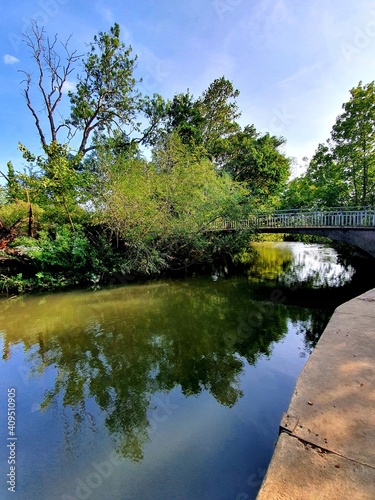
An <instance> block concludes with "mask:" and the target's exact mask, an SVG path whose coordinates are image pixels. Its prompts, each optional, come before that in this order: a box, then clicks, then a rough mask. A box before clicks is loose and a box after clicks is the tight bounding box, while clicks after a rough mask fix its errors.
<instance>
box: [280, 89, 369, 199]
mask: <svg viewBox="0 0 375 500" xmlns="http://www.w3.org/2000/svg"><path fill="white" fill-rule="evenodd" d="M350 96H351V97H350V99H349V101H348V102H346V103H344V104H343V105H342V108H343V110H344V111H343V113H342V114H341V115H339V116H338V117H337V119H336V122H335V124H334V126H333V128H332V131H331V137H330V139H328V140H327V142H326V144H319V146H318V148H317V150H316V151H315V154H314V156H313V157H312V159H311V161H310V163H309V165H308V168H307V172H306V174H305V175H304V176H302V177H300V178H299V179H300V181H301V182H304V181H305V182H306V183H307V185H308V186H309V189H307V190H305V191H304V195H306V199H305V200H304V202H303V204H304V205H305V206H311V205H317V206H319V207H335V206H336V207H337V206H341V205H355V206H365V205H373V204H374V203H375V85H374V82H371V83H369V84H367V85H363V84H362V82H360V83H359V84H358V85H357V87H355V88H353V89H351V91H350ZM289 194H290V192H289ZM301 194H302V193H301Z"/></svg>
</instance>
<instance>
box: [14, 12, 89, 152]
mask: <svg viewBox="0 0 375 500" xmlns="http://www.w3.org/2000/svg"><path fill="white" fill-rule="evenodd" d="M70 38H71V37H69V38H68V39H67V41H66V42H61V43H60V44H58V40H57V35H55V37H54V38H53V39H52V40H50V39H49V38H48V37H46V33H45V29H44V28H40V27H39V26H38V24H37V23H36V22H35V21H33V22H32V23H31V32H30V33H25V34H24V40H25V43H26V45H27V46H28V47H29V49H30V53H31V55H32V57H33V59H34V60H35V62H36V68H37V74H36V75H35V76H34V75H33V74H32V73H31V72H27V71H21V73H24V75H25V79H24V80H23V82H22V83H24V84H25V88H24V90H23V94H24V96H25V100H26V104H27V107H28V108H29V110H30V112H31V114H32V116H33V118H34V121H35V125H36V128H37V131H38V134H39V137H40V141H41V143H42V146H43V147H46V146H47V145H48V143H49V142H51V141H57V135H58V133H59V131H60V130H61V129H62V128H64V127H65V128H67V129H68V135H69V134H70V132H71V129H70V126H69V124H68V123H67V121H66V120H63V119H62V118H61V117H60V120H59V123H57V122H56V115H57V108H58V105H59V103H60V102H61V100H62V97H63V94H64V85H65V84H66V83H67V81H68V77H69V75H70V74H71V73H72V72H73V71H74V64H75V63H76V62H77V60H78V59H79V58H80V55H77V51H76V50H74V51H71V50H70V49H69V42H70ZM59 46H60V50H61V49H62V52H63V54H64V58H63V60H62V56H61V55H60V54H59V51H58V48H59ZM34 84H35V85H36V86H37V88H38V91H39V95H40V96H41V99H42V104H43V108H44V111H45V113H46V115H47V119H48V126H49V134H50V137H49V138H48V139H50V140H48V139H47V138H46V134H45V133H44V131H43V127H42V124H41V119H40V112H38V109H37V105H36V103H35V102H34V101H33V98H32V86H33V85H34Z"/></svg>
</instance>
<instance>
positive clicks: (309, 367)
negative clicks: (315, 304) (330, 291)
mask: <svg viewBox="0 0 375 500" xmlns="http://www.w3.org/2000/svg"><path fill="white" fill-rule="evenodd" d="M374 340H375V289H373V290H370V291H368V292H366V293H364V294H362V295H360V296H359V297H356V298H355V299H353V300H351V301H349V302H347V303H344V304H342V305H341V306H340V307H338V308H337V309H336V310H335V312H334V314H333V316H332V318H331V320H330V322H329V323H328V325H327V327H326V329H325V330H324V333H323V335H322V337H321V339H320V340H319V342H318V345H317V347H316V349H315V350H314V352H313V354H312V355H311V357H310V359H309V361H308V362H307V364H306V365H305V368H304V369H303V371H302V373H301V375H300V377H299V379H298V381H297V384H296V387H295V391H294V395H293V397H292V400H291V403H290V406H289V408H288V411H287V412H286V413H285V414H284V417H283V419H282V422H281V425H280V437H279V439H278V442H277V445H276V449H275V453H274V455H273V458H272V461H271V464H270V466H269V469H268V472H267V474H266V477H265V479H264V481H263V484H262V487H261V490H260V492H259V494H258V497H257V499H258V500H274V499H275V500H276V499H282V498H285V499H293V500H299V499H300V500H310V499H311V500H316V499H321V500H325V499H327V500H328V499H329V500H332V499H342V498H351V499H362V500H363V499H369V500H370V499H373V498H375V457H374V453H373V450H374V447H375V413H374V405H375V344H374Z"/></svg>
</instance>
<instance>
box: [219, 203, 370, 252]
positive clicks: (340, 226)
mask: <svg viewBox="0 0 375 500" xmlns="http://www.w3.org/2000/svg"><path fill="white" fill-rule="evenodd" d="M215 229H216V230H220V229H221V230H240V229H242V230H244V229H249V230H250V229H253V230H257V231H258V232H261V233H289V234H312V235H316V236H324V237H326V238H330V239H332V240H338V241H343V242H345V243H350V244H351V245H354V246H356V247H358V248H360V249H362V250H364V251H365V252H367V253H368V254H370V255H371V256H373V257H375V207H366V208H361V209H359V210H358V209H351V208H347V207H345V208H332V209H327V210H308V209H298V210H294V209H292V210H278V211H276V212H267V213H258V214H254V215H252V216H251V217H249V218H248V219H246V220H237V221H222V222H220V223H219V224H217V227H215Z"/></svg>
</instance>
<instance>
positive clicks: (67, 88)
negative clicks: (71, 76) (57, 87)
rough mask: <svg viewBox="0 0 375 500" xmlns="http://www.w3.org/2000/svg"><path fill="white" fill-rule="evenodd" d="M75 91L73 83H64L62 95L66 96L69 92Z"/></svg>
mask: <svg viewBox="0 0 375 500" xmlns="http://www.w3.org/2000/svg"><path fill="white" fill-rule="evenodd" d="M75 89H76V84H75V83H74V82H71V81H69V80H66V82H65V83H64V85H63V88H62V91H63V93H64V94H67V93H68V92H69V91H70V92H74V91H75Z"/></svg>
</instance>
